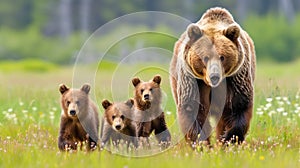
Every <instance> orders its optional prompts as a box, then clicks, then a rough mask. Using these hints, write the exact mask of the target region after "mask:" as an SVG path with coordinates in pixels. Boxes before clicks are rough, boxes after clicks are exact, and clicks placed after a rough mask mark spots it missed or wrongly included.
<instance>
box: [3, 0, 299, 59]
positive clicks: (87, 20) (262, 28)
mask: <svg viewBox="0 0 300 168" xmlns="http://www.w3.org/2000/svg"><path fill="white" fill-rule="evenodd" d="M214 6H221V7H225V8H227V9H228V10H230V11H231V13H232V14H233V16H234V17H235V19H236V20H237V21H238V22H239V23H240V24H241V25H242V26H243V28H244V29H245V30H246V31H248V33H249V34H250V35H251V36H252V37H253V39H254V42H255V44H256V49H257V55H258V59H259V60H273V61H285V62H287V61H293V60H295V59H296V58H297V57H299V56H300V49H299V48H300V47H299V46H300V31H299V30H300V15H299V11H300V1H299V0H263V1H262V0H251V1H249V0H206V1H204V0H186V1H181V0H172V1H171V0H163V1H161V0H144V1H141V0H131V1H128V0H124V1H120V0H51V1H50V0H2V1H0V39H1V40H0V59H2V60H5V59H6V60H7V59H13V60H18V59H26V58H30V59H32V58H34V59H35V58H36V59H42V60H46V61H51V62H55V63H60V64H67V63H71V61H72V58H73V57H74V56H76V54H77V52H78V50H79V49H80V47H81V45H82V44H83V43H84V41H85V40H86V39H87V37H88V35H90V34H91V33H92V32H94V31H95V30H96V29H97V28H99V27H100V26H101V25H103V24H105V23H107V22H109V21H111V20H113V19H115V18H117V17H119V16H122V15H125V14H129V13H132V12H139V11H164V12H170V13H173V14H176V15H179V16H182V17H185V18H187V19H189V20H191V21H192V22H196V21H197V20H198V19H199V18H200V17H201V15H202V14H203V12H204V11H205V10H207V9H208V8H210V7H214ZM148 26H149V27H151V26H153V25H151V19H149V25H148ZM164 40H165V42H166V43H174V42H175V40H170V39H158V41H160V43H161V44H164V42H163V41H164ZM154 43H155V42H154ZM171 46H172V45H171ZM162 47H165V48H167V49H170V50H172V48H171V47H170V45H166V46H162Z"/></svg>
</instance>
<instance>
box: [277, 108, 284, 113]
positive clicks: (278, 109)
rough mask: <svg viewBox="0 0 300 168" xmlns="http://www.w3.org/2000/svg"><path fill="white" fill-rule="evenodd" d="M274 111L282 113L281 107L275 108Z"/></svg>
mask: <svg viewBox="0 0 300 168" xmlns="http://www.w3.org/2000/svg"><path fill="white" fill-rule="evenodd" d="M276 111H277V112H279V113H281V112H283V111H284V108H283V107H280V108H277V109H276Z"/></svg>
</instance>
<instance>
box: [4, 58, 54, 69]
mask: <svg viewBox="0 0 300 168" xmlns="http://www.w3.org/2000/svg"><path fill="white" fill-rule="evenodd" d="M55 69H57V66H56V65H55V64H52V63H49V62H44V61H40V60H35V59H27V60H22V61H2V62H0V71H3V72H13V71H24V72H48V71H53V70H55Z"/></svg>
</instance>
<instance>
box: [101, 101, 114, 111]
mask: <svg viewBox="0 0 300 168" xmlns="http://www.w3.org/2000/svg"><path fill="white" fill-rule="evenodd" d="M111 105H112V103H111V102H109V101H108V100H107V99H105V100H103V101H102V106H103V108H104V109H107V108H108V107H109V106H111Z"/></svg>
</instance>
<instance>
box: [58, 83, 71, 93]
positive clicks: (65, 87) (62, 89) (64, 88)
mask: <svg viewBox="0 0 300 168" xmlns="http://www.w3.org/2000/svg"><path fill="white" fill-rule="evenodd" d="M69 89H70V88H69V87H68V86H66V85H65V84H60V85H59V91H60V93H61V94H64V93H65V92H66V91H68V90H69Z"/></svg>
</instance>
